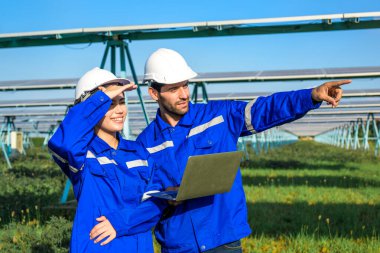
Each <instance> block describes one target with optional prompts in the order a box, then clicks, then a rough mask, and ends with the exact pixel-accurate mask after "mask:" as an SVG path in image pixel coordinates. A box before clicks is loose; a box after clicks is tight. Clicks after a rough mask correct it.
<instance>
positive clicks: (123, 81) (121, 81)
mask: <svg viewBox="0 0 380 253" xmlns="http://www.w3.org/2000/svg"><path fill="white" fill-rule="evenodd" d="M113 83H117V84H118V85H121V86H124V85H127V84H130V83H131V81H130V80H128V79H125V78H116V79H112V80H110V81H107V82H104V83H102V84H100V85H99V86H103V85H108V84H113ZM99 86H98V87H99Z"/></svg>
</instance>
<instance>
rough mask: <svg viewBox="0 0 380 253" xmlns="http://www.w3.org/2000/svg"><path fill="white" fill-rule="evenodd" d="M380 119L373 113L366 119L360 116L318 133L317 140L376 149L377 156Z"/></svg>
mask: <svg viewBox="0 0 380 253" xmlns="http://www.w3.org/2000/svg"><path fill="white" fill-rule="evenodd" d="M379 122H380V121H379V120H378V119H376V118H375V116H374V114H373V113H369V114H368V115H367V119H366V120H365V121H364V120H363V119H362V118H358V119H357V120H356V121H350V122H349V123H347V124H344V125H341V126H339V127H336V128H334V129H332V130H330V131H327V132H324V133H322V134H319V135H317V136H316V137H315V138H314V139H315V141H317V142H321V143H326V144H331V145H334V146H338V147H341V148H345V149H354V150H356V149H362V150H371V149H373V150H374V154H375V156H379V155H380V132H379V126H378V125H379Z"/></svg>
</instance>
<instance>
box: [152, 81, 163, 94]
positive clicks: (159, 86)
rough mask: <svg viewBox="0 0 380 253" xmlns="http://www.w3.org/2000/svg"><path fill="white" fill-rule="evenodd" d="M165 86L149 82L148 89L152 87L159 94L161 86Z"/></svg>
mask: <svg viewBox="0 0 380 253" xmlns="http://www.w3.org/2000/svg"><path fill="white" fill-rule="evenodd" d="M164 85H165V84H163V83H157V82H151V83H150V87H152V88H153V89H155V90H156V91H158V92H161V88H162V86H164Z"/></svg>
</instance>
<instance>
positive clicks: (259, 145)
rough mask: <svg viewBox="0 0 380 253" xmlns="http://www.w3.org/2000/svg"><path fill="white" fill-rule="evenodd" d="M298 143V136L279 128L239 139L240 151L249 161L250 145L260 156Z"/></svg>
mask: <svg viewBox="0 0 380 253" xmlns="http://www.w3.org/2000/svg"><path fill="white" fill-rule="evenodd" d="M296 141H298V137H297V136H296V135H294V134H291V133H289V132H287V131H284V130H281V129H279V128H271V129H268V130H266V131H264V132H261V133H257V134H253V135H251V136H246V137H241V138H239V144H238V149H239V150H242V151H243V152H244V153H245V157H246V159H247V158H248V153H247V151H246V145H247V144H250V145H251V147H252V149H253V150H254V152H255V154H256V155H258V154H260V153H262V152H264V153H267V152H268V151H269V150H270V149H273V148H277V147H281V146H283V145H287V144H291V143H294V142H296Z"/></svg>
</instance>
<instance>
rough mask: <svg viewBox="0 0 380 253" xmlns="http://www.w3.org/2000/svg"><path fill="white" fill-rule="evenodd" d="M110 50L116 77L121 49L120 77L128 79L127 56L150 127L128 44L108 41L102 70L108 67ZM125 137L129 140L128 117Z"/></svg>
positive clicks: (101, 66)
mask: <svg viewBox="0 0 380 253" xmlns="http://www.w3.org/2000/svg"><path fill="white" fill-rule="evenodd" d="M109 49H111V56H110V57H111V59H110V60H111V62H110V64H111V72H112V73H114V74H115V75H116V51H117V49H119V55H120V77H121V78H126V76H127V74H126V70H127V67H126V59H125V56H127V59H128V64H129V67H130V70H131V73H132V78H133V81H134V82H135V84H137V95H138V98H139V101H140V104H141V109H142V111H143V114H144V118H145V122H146V124H147V125H148V124H149V117H148V114H147V112H146V109H145V103H144V99H143V97H142V93H141V88H140V85H141V84H139V83H138V79H137V74H136V71H135V67H134V64H133V60H132V55H131V52H130V50H129V46H128V43H126V42H125V41H123V40H114V41H108V42H107V45H106V49H105V51H104V54H103V58H102V62H101V64H100V68H102V69H103V68H104V67H105V65H106V61H107V57H108V54H109V51H110V50H109ZM126 102H127V97H126ZM124 136H125V137H126V138H127V139H128V138H129V136H130V129H129V121H128V116H127V119H126V121H125V124H124Z"/></svg>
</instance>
